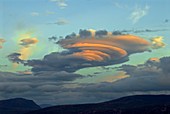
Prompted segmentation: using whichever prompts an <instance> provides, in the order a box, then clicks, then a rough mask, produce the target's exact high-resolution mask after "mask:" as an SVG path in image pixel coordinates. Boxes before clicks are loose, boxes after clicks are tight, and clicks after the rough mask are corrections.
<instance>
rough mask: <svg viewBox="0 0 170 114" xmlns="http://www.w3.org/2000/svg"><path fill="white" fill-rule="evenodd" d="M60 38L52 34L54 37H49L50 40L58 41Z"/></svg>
mask: <svg viewBox="0 0 170 114" xmlns="http://www.w3.org/2000/svg"><path fill="white" fill-rule="evenodd" d="M57 39H58V38H57V37H56V36H52V37H49V38H48V40H49V41H56V40H57Z"/></svg>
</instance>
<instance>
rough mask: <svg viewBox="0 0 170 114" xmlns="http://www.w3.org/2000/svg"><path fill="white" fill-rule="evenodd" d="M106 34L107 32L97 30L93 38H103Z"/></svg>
mask: <svg viewBox="0 0 170 114" xmlns="http://www.w3.org/2000/svg"><path fill="white" fill-rule="evenodd" d="M107 33H108V32H107V30H98V31H96V34H95V36H96V37H104V36H106V35H107Z"/></svg>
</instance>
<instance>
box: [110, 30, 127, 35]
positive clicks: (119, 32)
mask: <svg viewBox="0 0 170 114" xmlns="http://www.w3.org/2000/svg"><path fill="white" fill-rule="evenodd" d="M123 32H126V31H123ZM123 32H122V31H113V32H112V35H122V34H123Z"/></svg>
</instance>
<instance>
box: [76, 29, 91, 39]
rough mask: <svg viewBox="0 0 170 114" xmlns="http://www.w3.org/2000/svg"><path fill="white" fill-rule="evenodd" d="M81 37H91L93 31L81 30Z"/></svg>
mask: <svg viewBox="0 0 170 114" xmlns="http://www.w3.org/2000/svg"><path fill="white" fill-rule="evenodd" d="M79 35H80V38H90V37H91V36H92V34H91V32H90V31H88V30H82V29H80V30H79Z"/></svg>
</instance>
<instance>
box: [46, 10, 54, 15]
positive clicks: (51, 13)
mask: <svg viewBox="0 0 170 114" xmlns="http://www.w3.org/2000/svg"><path fill="white" fill-rule="evenodd" d="M45 14H46V15H54V14H56V13H55V12H53V11H48V10H47V11H46V12H45Z"/></svg>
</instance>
